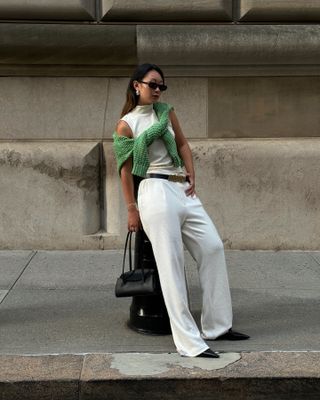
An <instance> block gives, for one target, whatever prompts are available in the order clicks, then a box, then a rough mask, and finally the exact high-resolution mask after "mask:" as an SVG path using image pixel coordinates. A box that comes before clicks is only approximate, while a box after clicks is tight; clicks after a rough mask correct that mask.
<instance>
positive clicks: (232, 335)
mask: <svg viewBox="0 0 320 400" xmlns="http://www.w3.org/2000/svg"><path fill="white" fill-rule="evenodd" d="M247 339H250V336H249V335H246V334H245V333H240V332H236V331H233V330H232V328H230V329H229V330H228V332H227V333H225V334H223V335H221V336H218V337H217V338H216V339H215V340H247Z"/></svg>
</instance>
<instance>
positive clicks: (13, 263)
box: [0, 250, 33, 289]
mask: <svg viewBox="0 0 320 400" xmlns="http://www.w3.org/2000/svg"><path fill="white" fill-rule="evenodd" d="M32 254H33V252H32V251H30V250H14V251H11V250H1V251H0V289H10V288H11V286H12V285H13V284H14V282H15V281H16V280H17V278H18V277H19V275H20V274H21V272H22V271H23V269H24V268H25V266H26V265H27V264H28V262H29V261H30V258H31V256H32Z"/></svg>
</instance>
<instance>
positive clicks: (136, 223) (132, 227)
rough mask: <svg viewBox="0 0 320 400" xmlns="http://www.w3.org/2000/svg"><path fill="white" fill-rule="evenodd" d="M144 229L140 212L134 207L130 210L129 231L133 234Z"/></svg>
mask: <svg viewBox="0 0 320 400" xmlns="http://www.w3.org/2000/svg"><path fill="white" fill-rule="evenodd" d="M140 229H142V226H141V221H140V215H139V210H138V209H137V208H136V207H134V208H132V209H129V210H128V230H129V231H131V232H138V231H139V230H140Z"/></svg>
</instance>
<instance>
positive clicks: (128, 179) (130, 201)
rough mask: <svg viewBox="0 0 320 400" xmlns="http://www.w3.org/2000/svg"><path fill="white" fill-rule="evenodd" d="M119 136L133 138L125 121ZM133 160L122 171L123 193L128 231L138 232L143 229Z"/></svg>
mask: <svg viewBox="0 0 320 400" xmlns="http://www.w3.org/2000/svg"><path fill="white" fill-rule="evenodd" d="M116 132H117V134H118V135H122V136H127V137H133V135H132V131H131V129H130V127H129V126H128V124H127V123H126V122H124V121H119V122H118V125H117V127H116ZM131 171H132V158H129V159H128V160H127V161H126V162H125V163H124V164H123V166H122V168H121V171H120V177H121V185H122V192H123V197H124V199H125V202H126V204H127V210H128V230H129V231H134V232H137V231H138V230H139V229H141V222H140V216H139V211H138V209H137V206H136V199H135V197H134V183H133V176H132V172H131Z"/></svg>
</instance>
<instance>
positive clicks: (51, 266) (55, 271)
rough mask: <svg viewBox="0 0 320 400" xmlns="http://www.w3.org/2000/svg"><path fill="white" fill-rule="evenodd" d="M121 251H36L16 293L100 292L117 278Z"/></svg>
mask: <svg viewBox="0 0 320 400" xmlns="http://www.w3.org/2000/svg"><path fill="white" fill-rule="evenodd" d="M121 262H122V254H121V251H116V250H108V251H99V250H96V251H38V252H37V254H36V255H35V257H34V258H33V259H32V261H31V263H30V264H29V266H28V268H27V269H26V270H25V271H24V273H23V275H22V276H21V278H20V279H19V281H18V282H17V284H16V286H15V287H16V288H17V289H33V288H46V289H86V290H90V289H99V288H105V287H106V286H107V285H110V284H114V282H115V281H116V278H117V277H118V275H120V266H121Z"/></svg>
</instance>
